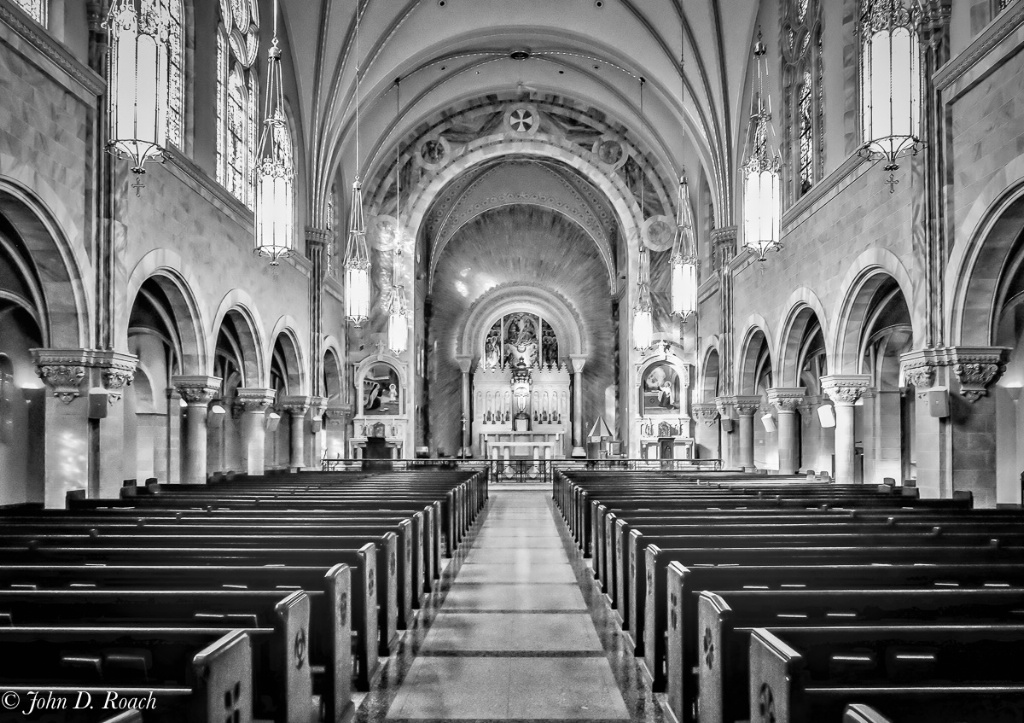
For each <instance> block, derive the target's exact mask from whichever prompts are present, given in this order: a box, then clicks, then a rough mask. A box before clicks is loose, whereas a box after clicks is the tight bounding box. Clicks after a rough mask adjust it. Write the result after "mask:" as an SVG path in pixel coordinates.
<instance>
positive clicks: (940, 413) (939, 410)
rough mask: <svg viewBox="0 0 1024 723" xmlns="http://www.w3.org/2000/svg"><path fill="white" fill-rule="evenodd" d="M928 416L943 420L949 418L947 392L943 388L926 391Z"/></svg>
mask: <svg viewBox="0 0 1024 723" xmlns="http://www.w3.org/2000/svg"><path fill="white" fill-rule="evenodd" d="M927 402H928V414H929V415H930V416H932V417H938V418H939V419H943V418H945V417H948V416H949V390H948V389H946V388H944V387H939V388H938V389H929V390H928V399H927Z"/></svg>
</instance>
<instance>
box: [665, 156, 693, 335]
mask: <svg viewBox="0 0 1024 723" xmlns="http://www.w3.org/2000/svg"><path fill="white" fill-rule="evenodd" d="M697 265H698V261H697V238H696V236H695V235H694V230H693V212H692V211H691V209H690V186H689V184H688V183H687V182H686V175H685V174H684V175H683V176H682V177H680V179H679V214H678V219H677V221H676V237H675V243H674V244H673V246H672V260H671V266H672V313H673V314H676V315H677V316H680V317H682V318H683V319H686V318H687V317H688V316H689V315H690V314H693V313H695V312H696V311H697Z"/></svg>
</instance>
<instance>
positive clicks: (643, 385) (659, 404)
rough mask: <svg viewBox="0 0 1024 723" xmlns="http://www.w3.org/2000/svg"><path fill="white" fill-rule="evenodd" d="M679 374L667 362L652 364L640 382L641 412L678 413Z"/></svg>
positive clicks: (645, 413)
mask: <svg viewBox="0 0 1024 723" xmlns="http://www.w3.org/2000/svg"><path fill="white" fill-rule="evenodd" d="M680 393H681V389H680V380H679V374H678V373H677V372H676V370H675V367H673V366H672V365H671V364H669V363H668V362H658V363H657V364H652V365H651V366H650V367H649V368H648V369H647V372H646V373H645V374H644V377H643V379H642V380H641V382H640V405H641V414H643V415H649V414H676V415H677V414H678V413H679V402H680V399H679V396H680Z"/></svg>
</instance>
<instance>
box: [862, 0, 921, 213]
mask: <svg viewBox="0 0 1024 723" xmlns="http://www.w3.org/2000/svg"><path fill="white" fill-rule="evenodd" d="M920 22H921V11H920V9H919V8H918V7H917V6H916V4H914V5H912V6H911V7H906V6H904V4H903V0H870V1H869V2H868V3H867V6H866V8H865V10H864V14H863V15H862V16H861V21H860V32H861V48H862V51H863V53H864V55H863V62H862V64H861V94H860V104H861V105H860V112H861V134H862V137H861V140H862V142H863V144H864V145H863V146H862V147H861V150H860V153H861V155H862V156H864V157H866V158H870V159H871V160H882V159H884V160H885V170H886V171H887V172H888V173H889V177H888V179H887V180H886V181H885V182H886V183H888V184H889V192H890V193H893V192H895V190H896V184H897V183H899V181H897V180H896V178H895V173H894V171H896V169H897V168H899V164H898V163H897V162H896V160H897V159H898V158H901V157H903V156H906V155H914V154H916V153H917V152H918V151H919V150H920V149H921V145H922V144H921V138H920V136H919V134H920V132H921V69H920V68H921V66H920V58H921V47H920V38H919V36H918V27H919V25H920Z"/></svg>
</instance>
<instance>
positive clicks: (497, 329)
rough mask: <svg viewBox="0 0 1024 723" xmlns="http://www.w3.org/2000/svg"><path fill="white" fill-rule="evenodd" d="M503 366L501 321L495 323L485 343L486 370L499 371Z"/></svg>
mask: <svg viewBox="0 0 1024 723" xmlns="http://www.w3.org/2000/svg"><path fill="white" fill-rule="evenodd" d="M500 365H501V320H500V319H499V320H498V321H497V322H495V324H494V326H493V327H491V330H490V331H489V332H488V333H487V341H485V342H484V369H497V368H498V367H499V366H500Z"/></svg>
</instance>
